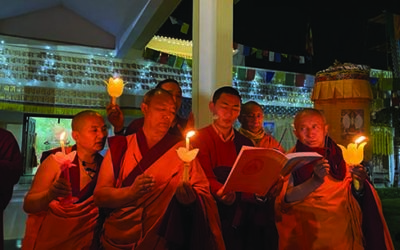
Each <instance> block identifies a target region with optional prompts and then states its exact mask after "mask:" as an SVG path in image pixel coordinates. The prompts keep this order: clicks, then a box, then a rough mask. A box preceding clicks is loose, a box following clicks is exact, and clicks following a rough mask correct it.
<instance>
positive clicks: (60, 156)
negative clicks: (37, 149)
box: [52, 132, 78, 206]
mask: <svg viewBox="0 0 400 250" xmlns="http://www.w3.org/2000/svg"><path fill="white" fill-rule="evenodd" d="M63 133H65V132H63ZM60 137H61V136H60ZM60 141H61V140H60ZM61 148H62V149H63V146H62V147H61ZM75 155H76V151H72V152H71V153H69V154H65V149H64V150H63V152H57V153H55V154H53V155H52V157H53V158H54V160H56V161H57V162H58V163H59V164H60V170H61V175H60V178H64V179H66V180H67V181H68V182H70V177H69V168H71V167H75V166H76V165H75V164H73V161H74V159H75ZM77 200H78V198H76V197H72V194H69V195H68V196H67V197H65V198H63V199H61V200H60V204H61V205H63V206H65V205H71V204H73V203H74V202H76V201H77Z"/></svg>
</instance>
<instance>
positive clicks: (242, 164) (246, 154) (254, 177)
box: [223, 146, 323, 196]
mask: <svg viewBox="0 0 400 250" xmlns="http://www.w3.org/2000/svg"><path fill="white" fill-rule="evenodd" d="M322 158H323V156H322V155H320V154H318V153H315V152H295V153H289V154H284V153H282V152H280V151H279V150H276V149H272V148H260V147H250V146H243V147H242V149H241V150H240V152H239V155H238V156H237V158H236V161H235V163H234V165H233V167H232V169H231V172H230V174H229V176H228V178H227V180H226V181H225V184H224V186H223V193H227V192H229V191H236V192H248V193H255V194H257V195H261V196H264V195H266V194H267V193H268V191H269V189H270V188H271V187H272V186H273V185H274V184H275V182H276V181H277V180H278V179H279V178H280V176H287V175H288V174H290V173H291V172H292V171H294V170H296V169H298V168H300V167H302V166H304V165H306V164H308V163H310V162H313V161H315V160H318V159H322Z"/></svg>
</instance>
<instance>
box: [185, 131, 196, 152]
mask: <svg viewBox="0 0 400 250" xmlns="http://www.w3.org/2000/svg"><path fill="white" fill-rule="evenodd" d="M194 134H195V132H194V131H193V130H190V131H189V132H187V133H186V150H187V151H189V150H190V139H189V138H190V137H192V136H193V135H194Z"/></svg>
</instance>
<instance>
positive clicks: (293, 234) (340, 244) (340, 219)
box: [275, 108, 393, 249]
mask: <svg viewBox="0 0 400 250" xmlns="http://www.w3.org/2000/svg"><path fill="white" fill-rule="evenodd" d="M294 128H295V129H294V133H295V135H296V137H297V139H298V140H297V143H296V145H295V147H294V149H293V151H296V152H317V153H319V154H321V155H324V156H325V158H323V159H322V160H318V161H316V162H313V163H311V164H309V165H306V166H303V167H302V168H300V169H298V170H296V171H294V172H293V173H292V174H291V176H290V178H288V180H287V181H286V182H285V183H284V186H283V188H282V191H281V194H280V196H278V198H277V200H276V215H275V218H276V225H277V228H278V233H279V249H393V244H392V241H391V238H390V234H389V231H388V228H387V226H386V222H385V219H384V217H383V215H382V208H381V203H380V200H379V197H378V195H377V193H376V191H375V190H374V188H373V187H372V185H371V184H370V183H369V182H368V180H367V179H366V177H367V173H366V171H365V169H364V168H363V167H362V166H361V165H357V166H346V163H345V161H344V159H343V156H342V151H341V149H340V148H339V147H338V146H337V144H336V143H335V142H334V141H333V140H332V139H331V138H330V137H328V135H327V133H328V125H327V124H326V121H325V118H324V116H323V114H322V113H321V112H320V111H318V110H316V109H311V108H306V109H304V110H302V111H299V112H298V113H297V115H296V116H295V119H294ZM353 180H357V181H358V182H359V183H360V187H359V189H356V188H355V186H354V185H353Z"/></svg>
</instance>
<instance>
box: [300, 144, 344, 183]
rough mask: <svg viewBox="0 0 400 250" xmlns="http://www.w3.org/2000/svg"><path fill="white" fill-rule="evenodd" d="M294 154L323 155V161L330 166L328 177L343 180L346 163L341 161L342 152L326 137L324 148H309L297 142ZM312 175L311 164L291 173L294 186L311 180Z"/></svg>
mask: <svg viewBox="0 0 400 250" xmlns="http://www.w3.org/2000/svg"><path fill="white" fill-rule="evenodd" d="M295 152H317V153H319V154H321V155H325V159H327V160H328V162H329V165H330V175H331V176H332V177H334V178H335V179H338V180H343V179H344V177H345V175H346V162H345V161H344V159H343V155H342V150H341V149H340V148H339V146H338V145H337V144H336V143H335V142H334V141H333V140H332V139H331V138H330V137H328V140H327V142H326V146H325V147H324V148H310V147H308V146H307V145H304V144H303V143H301V142H300V141H299V140H297V143H296V146H295ZM313 173H314V168H313V164H312V163H311V164H308V165H305V166H303V167H302V168H300V169H297V170H296V171H294V172H293V180H294V185H295V186H297V185H299V184H301V183H303V182H305V181H306V180H308V179H309V178H311V176H312V175H313Z"/></svg>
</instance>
